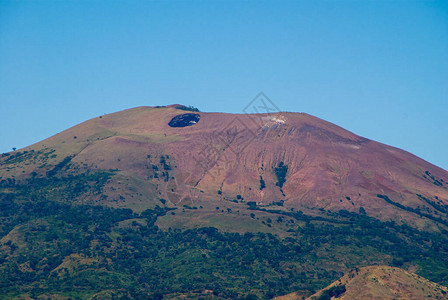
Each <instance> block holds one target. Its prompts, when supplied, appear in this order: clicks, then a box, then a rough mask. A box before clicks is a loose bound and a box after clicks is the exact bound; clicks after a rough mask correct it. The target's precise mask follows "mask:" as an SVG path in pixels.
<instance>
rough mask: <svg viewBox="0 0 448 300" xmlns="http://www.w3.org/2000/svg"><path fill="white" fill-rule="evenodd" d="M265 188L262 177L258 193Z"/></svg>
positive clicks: (261, 177)
mask: <svg viewBox="0 0 448 300" xmlns="http://www.w3.org/2000/svg"><path fill="white" fill-rule="evenodd" d="M265 187H266V183H265V182H264V180H263V176H260V191H261V190H263V189H264V188H265Z"/></svg>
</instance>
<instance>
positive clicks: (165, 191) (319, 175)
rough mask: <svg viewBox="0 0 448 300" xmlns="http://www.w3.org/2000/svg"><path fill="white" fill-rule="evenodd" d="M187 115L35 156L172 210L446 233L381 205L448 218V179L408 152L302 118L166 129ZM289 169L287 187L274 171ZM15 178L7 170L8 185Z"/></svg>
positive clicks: (83, 135)
mask: <svg viewBox="0 0 448 300" xmlns="http://www.w3.org/2000/svg"><path fill="white" fill-rule="evenodd" d="M185 113H191V112H188V111H182V110H179V109H176V108H175V106H169V107H163V108H152V107H138V108H134V109H129V110H125V111H121V112H118V113H114V114H110V115H106V116H103V117H101V118H95V119H92V120H89V121H87V122H84V123H82V124H80V125H78V126H75V127H73V128H70V129H68V130H66V131H64V132H62V133H60V134H57V135H55V136H53V137H51V138H49V139H47V140H45V141H42V142H40V143H38V144H35V145H32V146H30V147H28V148H27V149H28V150H30V149H56V153H58V154H60V155H59V156H58V157H59V158H58V159H59V160H61V159H62V158H63V157H64V156H66V155H73V156H74V157H73V159H72V163H74V164H78V165H79V166H81V167H84V168H95V169H118V170H120V174H121V176H130V177H132V178H133V179H135V180H136V181H137V183H136V185H138V186H139V187H141V188H142V189H144V190H146V191H149V192H148V194H147V195H145V196H146V197H147V196H148V195H152V196H153V197H158V198H165V199H168V201H169V202H171V203H169V204H170V205H176V204H179V203H180V201H188V199H189V198H191V197H195V195H196V196H199V197H201V199H205V200H207V199H208V200H209V201H214V200H223V199H224V200H225V199H227V200H231V199H235V198H236V197H237V195H240V196H241V197H242V198H243V199H244V201H256V202H259V203H263V204H269V203H271V202H274V201H281V200H282V201H284V205H285V206H286V207H294V208H297V209H307V208H310V209H311V208H324V209H327V210H328V209H331V210H338V209H346V210H350V211H356V212H358V211H359V209H360V207H363V208H364V210H365V211H366V212H367V214H369V215H372V216H375V217H380V218H382V219H390V218H391V219H394V220H396V221H399V220H401V219H403V218H405V219H406V220H407V222H408V223H412V224H415V225H417V226H419V227H425V226H432V227H434V226H441V225H440V224H439V223H437V224H436V225H434V223H433V222H432V221H431V220H429V219H428V218H425V217H421V216H419V215H418V214H416V213H412V212H409V210H408V211H406V210H404V209H403V207H401V208H400V207H399V206H397V205H393V204H391V203H388V202H386V201H385V200H384V199H382V198H378V197H377V194H383V195H387V196H388V197H389V198H390V199H391V200H392V201H394V202H396V203H399V204H401V205H402V206H404V207H408V208H412V209H416V210H417V209H418V210H420V211H421V212H424V213H425V214H429V215H431V216H434V217H436V218H441V219H446V218H447V216H446V213H445V214H444V213H443V210H444V209H446V206H444V205H448V172H447V171H445V170H443V169H441V168H438V167H436V166H434V165H432V164H430V163H428V162H426V161H424V160H422V159H420V158H418V157H416V156H414V155H412V154H410V153H408V152H406V151H403V150H400V149H397V148H394V147H390V146H387V145H384V144H381V143H378V142H375V141H371V140H368V139H366V138H363V137H359V136H357V135H355V134H353V133H351V132H349V131H347V130H344V129H343V128H341V127H338V126H336V125H334V124H331V123H329V122H326V121H323V120H321V119H319V118H316V117H313V116H310V115H307V114H302V113H275V114H269V115H267V114H257V115H235V114H224V113H202V112H201V113H198V114H200V120H199V122H197V123H196V124H194V125H192V126H187V127H170V126H168V123H169V122H170V120H171V119H172V118H173V117H174V116H176V115H179V114H185ZM193 113H194V112H193ZM75 136H76V138H74V137H75ZM27 149H25V150H27ZM162 156H163V158H162ZM161 160H165V161H166V163H165V164H166V166H167V167H166V170H164V168H165V167H164V164H162V165H160V164H161ZM54 163H56V161H55V162H54ZM281 164H283V166H287V172H286V176H285V182H284V184H283V187H282V188H281V187H280V186H279V185H281V184H279V182H278V181H279V180H278V179H279V178H278V177H277V176H276V171H275V170H276V168H278V167H279V166H281ZM38 167H39V166H38V165H33V164H29V165H27V167H25V166H21V168H19V169H20V172H21V173H17V174H16V176H17V177H20V176H25V175H20V174H22V173H25V174H29V173H30V172H31V171H35V170H37V171H38V172H39V170H41V169H39V168H38ZM155 168H158V169H159V170H156V169H155ZM22 170H26V172H22ZM278 170H280V169H278ZM283 170H286V167H284V169H283ZM166 171H168V172H167V173H168V176H166V174H165V173H166ZM280 172H281V171H280ZM155 173H157V175H155ZM8 174H9V175H11V174H14V171H13V170H11V171H10V172H9V173H8ZM8 174H6V173H5V168H3V167H0V176H3V177H5V176H9V175H8ZM261 178H262V179H263V181H264V183H265V187H264V188H263V189H260V188H261V186H260V184H261V180H260V179H261ZM140 194H141V193H140ZM417 194H419V195H421V196H423V197H424V198H423V197H418V196H417ZM136 197H138V196H136ZM425 199H426V200H425Z"/></svg>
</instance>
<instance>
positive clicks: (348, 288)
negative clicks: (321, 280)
mask: <svg viewBox="0 0 448 300" xmlns="http://www.w3.org/2000/svg"><path fill="white" fill-rule="evenodd" d="M332 296H333V297H335V298H337V299H341V300H351V299H353V300H356V299H365V300H369V299H382V300H392V299H408V300H420V299H448V289H447V288H446V287H445V286H441V285H438V284H436V283H434V282H430V281H428V280H427V279H425V278H422V277H420V276H418V275H416V274H413V273H409V272H406V271H405V270H402V269H399V268H394V267H388V266H371V267H364V268H360V269H357V270H354V271H352V272H350V273H349V274H347V275H344V276H343V277H342V278H340V279H338V280H336V281H335V282H333V283H332V284H330V285H329V286H327V287H326V288H324V289H322V290H321V291H319V292H317V293H316V294H314V295H313V296H311V297H309V298H307V300H325V299H330V298H331V297H332ZM335 298H331V299H335ZM295 299H303V298H302V297H301V296H300V295H298V294H296V293H291V294H289V295H286V296H281V297H276V298H275V300H295Z"/></svg>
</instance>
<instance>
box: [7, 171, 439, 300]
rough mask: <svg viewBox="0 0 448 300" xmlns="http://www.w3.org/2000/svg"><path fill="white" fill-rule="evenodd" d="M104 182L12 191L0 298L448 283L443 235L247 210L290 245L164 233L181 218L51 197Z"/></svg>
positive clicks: (329, 215)
mask: <svg viewBox="0 0 448 300" xmlns="http://www.w3.org/2000/svg"><path fill="white" fill-rule="evenodd" d="M106 174H107V173H101V172H100V173H98V174H97V173H92V174H86V175H83V176H81V175H80V176H79V177H73V178H71V180H66V179H64V178H58V177H56V176H54V177H52V178H49V179H48V178H47V179H34V181H30V183H31V184H30V185H29V184H26V185H19V184H15V183H11V182H8V181H4V182H3V187H4V188H5V189H4V190H5V191H6V190H8V191H9V192H4V193H0V218H1V220H2V222H1V226H0V237H1V245H0V262H1V264H0V274H1V275H0V294H2V295H7V296H8V297H14V296H18V295H24V294H29V295H31V296H32V297H36V296H39V295H42V296H45V295H52V294H54V293H59V294H60V295H64V296H67V297H72V298H79V299H86V298H89V297H91V296H92V295H93V294H95V293H105V292H106V291H115V292H116V293H122V292H123V291H126V294H127V295H128V296H129V297H132V298H135V299H142V298H148V297H149V298H157V297H162V296H163V295H172V294H176V293H198V294H200V293H201V291H204V290H210V291H212V296H213V297H221V298H228V299H236V298H243V297H250V298H252V299H257V298H268V297H272V296H275V295H282V294H287V293H289V292H292V291H296V290H302V291H309V294H312V293H313V292H314V291H316V290H319V289H320V288H322V287H324V286H326V285H328V284H329V283H330V282H332V281H333V280H335V279H337V278H339V277H340V276H341V275H342V274H343V272H346V271H349V270H351V269H354V268H356V267H359V266H363V265H371V264H392V263H397V262H399V263H400V264H401V265H406V264H408V265H410V264H412V265H417V266H419V267H420V268H421V273H424V274H425V275H427V277H428V278H429V279H431V280H434V281H438V282H443V283H445V284H446V283H448V271H447V270H448V243H447V238H446V236H445V235H443V234H437V233H427V232H420V231H418V230H416V229H413V228H411V227H409V226H406V225H397V224H395V223H393V222H387V223H383V222H380V221H378V220H376V219H373V218H370V217H368V216H365V215H361V214H355V213H351V212H348V211H346V210H341V211H339V212H329V211H327V212H325V211H324V214H325V216H320V217H318V216H309V215H305V214H303V213H302V212H301V211H297V212H290V211H276V210H267V209H265V208H259V207H257V205H256V203H254V202H248V203H247V204H248V206H249V208H250V209H252V210H259V211H263V212H264V213H268V214H271V215H272V217H271V218H268V219H267V221H266V222H267V225H269V226H280V225H277V224H281V223H284V222H288V223H289V224H292V225H291V227H290V231H289V233H290V235H289V236H288V237H286V238H283V239H281V238H279V237H277V236H274V235H272V234H267V233H261V232H260V233H246V234H238V233H225V232H220V231H219V230H218V229H216V228H213V227H206V228H195V229H189V230H179V229H171V228H170V229H169V230H167V231H161V230H160V229H159V228H158V227H157V226H155V225H154V224H155V222H156V220H157V219H158V217H160V216H163V215H165V214H167V213H168V212H169V211H170V210H172V209H169V208H161V207H158V206H156V208H154V209H152V210H146V211H144V212H142V213H141V214H136V213H134V212H132V211H131V210H129V209H113V208H106V207H101V206H91V205H73V204H71V203H70V202H69V201H63V202H61V201H51V200H49V199H48V198H46V196H45V195H47V193H49V194H48V195H50V199H52V198H58V197H62V195H66V194H67V195H69V194H71V195H72V196H75V195H77V194H76V193H74V191H73V188H72V186H73V185H75V186H76V184H77V183H82V185H83V186H84V187H83V189H87V190H89V191H90V190H100V189H101V185H102V184H103V182H104V178H103V177H104V176H106V178H107V177H108V176H111V175H110V174H109V175H106ZM94 178H96V180H94ZM49 185H51V186H53V185H54V186H55V190H56V191H55V192H53V193H54V194H51V192H50V190H49ZM83 189H81V192H82V191H83ZM38 191H40V192H38ZM62 191H64V192H62ZM39 195H40V196H39ZM185 209H193V210H194V209H196V207H190V206H187V205H185ZM228 210H229V209H228ZM170 214H171V213H170ZM250 217H251V218H252V219H255V218H256V215H255V214H252V215H251V216H250ZM294 220H295V221H294ZM410 237H412V238H410ZM341 265H343V266H345V267H342V268H341ZM435 266H437V267H435ZM341 290H342V289H336V288H335V289H334V290H331V291H329V292H328V293H329V294H328V295H336V294H338V293H339V292H341ZM254 297H255V298H254Z"/></svg>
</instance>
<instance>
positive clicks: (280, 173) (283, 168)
mask: <svg viewBox="0 0 448 300" xmlns="http://www.w3.org/2000/svg"><path fill="white" fill-rule="evenodd" d="M274 172H275V176H277V183H276V185H277V186H279V187H280V188H282V187H283V184H284V183H285V182H286V173H288V166H287V165H285V164H284V163H283V162H282V161H281V162H280V163H279V164H278V166H277V167H275V168H274Z"/></svg>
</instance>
